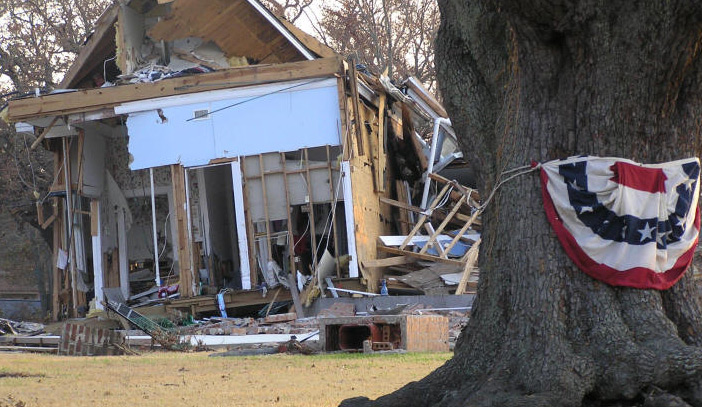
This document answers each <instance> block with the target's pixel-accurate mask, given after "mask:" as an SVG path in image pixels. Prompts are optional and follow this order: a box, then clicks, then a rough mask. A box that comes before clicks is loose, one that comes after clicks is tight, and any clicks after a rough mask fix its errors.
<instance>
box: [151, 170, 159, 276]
mask: <svg viewBox="0 0 702 407" xmlns="http://www.w3.org/2000/svg"><path fill="white" fill-rule="evenodd" d="M149 177H150V178H151V224H152V228H153V235H154V269H155V270H156V287H161V270H160V268H159V265H158V260H159V259H158V233H157V225H156V188H155V186H154V169H153V168H149Z"/></svg>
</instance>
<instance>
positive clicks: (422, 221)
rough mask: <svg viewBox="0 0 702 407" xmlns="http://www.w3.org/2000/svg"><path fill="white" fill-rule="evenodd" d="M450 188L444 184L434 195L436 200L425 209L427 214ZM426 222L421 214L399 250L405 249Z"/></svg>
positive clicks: (425, 218)
mask: <svg viewBox="0 0 702 407" xmlns="http://www.w3.org/2000/svg"><path fill="white" fill-rule="evenodd" d="M450 187H451V184H446V185H445V186H444V188H443V189H442V190H441V191H439V193H438V194H437V195H436V198H434V200H433V201H432V202H431V204H430V205H429V208H427V211H428V212H431V211H433V210H434V208H436V205H438V204H439V202H440V201H441V199H442V198H443V197H444V194H446V191H448V189H449V188H450ZM426 220H427V215H426V214H424V213H423V214H422V216H420V217H419V220H418V221H417V224H416V225H414V228H412V231H411V232H410V233H409V235H407V238H405V241H404V242H402V244H401V245H400V249H404V248H405V247H407V245H408V244H409V242H410V241H412V237H414V235H415V234H417V232H418V231H419V229H420V228H422V225H424V222H426Z"/></svg>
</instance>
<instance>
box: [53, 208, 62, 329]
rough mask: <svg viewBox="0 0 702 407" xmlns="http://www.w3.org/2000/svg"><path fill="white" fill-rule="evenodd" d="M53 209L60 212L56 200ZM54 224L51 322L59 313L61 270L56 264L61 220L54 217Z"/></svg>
mask: <svg viewBox="0 0 702 407" xmlns="http://www.w3.org/2000/svg"><path fill="white" fill-rule="evenodd" d="M53 201H54V208H56V211H62V209H63V208H61V203H60V202H59V199H58V198H53ZM59 213H60V212H59ZM55 218H56V219H57V220H56V223H55V224H54V228H53V230H52V232H53V256H52V263H51V270H52V279H51V319H52V320H53V321H58V316H59V311H60V307H61V305H60V301H59V292H60V291H61V270H59V268H58V266H57V263H58V252H59V249H60V247H61V229H62V225H61V224H62V223H63V221H62V218H61V217H60V216H59V217H55Z"/></svg>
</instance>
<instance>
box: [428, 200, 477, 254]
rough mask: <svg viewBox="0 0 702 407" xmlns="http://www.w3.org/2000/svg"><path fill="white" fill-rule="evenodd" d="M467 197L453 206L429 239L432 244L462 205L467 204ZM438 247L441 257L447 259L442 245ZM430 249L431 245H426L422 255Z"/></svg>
mask: <svg viewBox="0 0 702 407" xmlns="http://www.w3.org/2000/svg"><path fill="white" fill-rule="evenodd" d="M465 200H466V197H465V196H462V197H461V199H459V200H458V202H456V204H455V205H454V206H453V209H451V212H449V214H448V215H447V216H446V218H444V220H443V222H441V224H440V225H439V227H438V228H436V230H435V231H434V232H433V233H432V234H431V237H430V238H429V242H430V243H432V244H433V243H434V241H435V239H436V237H437V236H439V235H440V234H441V233H442V232H443V231H444V228H445V227H446V225H448V223H449V222H450V221H451V219H453V216H454V215H455V214H456V212H458V210H459V209H460V208H461V205H463V202H465ZM459 236H460V235H459ZM436 247H437V248H438V249H439V252H440V253H441V257H446V253H445V252H444V250H443V247H441V244H438V245H436ZM428 249H429V245H428V244H426V245H424V247H422V250H420V251H419V252H420V253H426V252H427V250H428Z"/></svg>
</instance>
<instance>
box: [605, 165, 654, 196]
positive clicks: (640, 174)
mask: <svg viewBox="0 0 702 407" xmlns="http://www.w3.org/2000/svg"><path fill="white" fill-rule="evenodd" d="M609 168H610V169H611V170H612V172H614V176H613V177H612V178H611V180H612V181H614V182H616V183H617V184H620V185H624V186H625V187H628V188H632V189H636V190H638V191H643V192H650V193H652V194H655V193H657V192H660V193H665V180H666V179H668V178H667V177H666V176H665V173H664V172H663V169H662V168H647V167H642V166H639V165H634V164H631V163H626V162H621V161H618V162H616V163H614V165H612V166H611V167H609Z"/></svg>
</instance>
